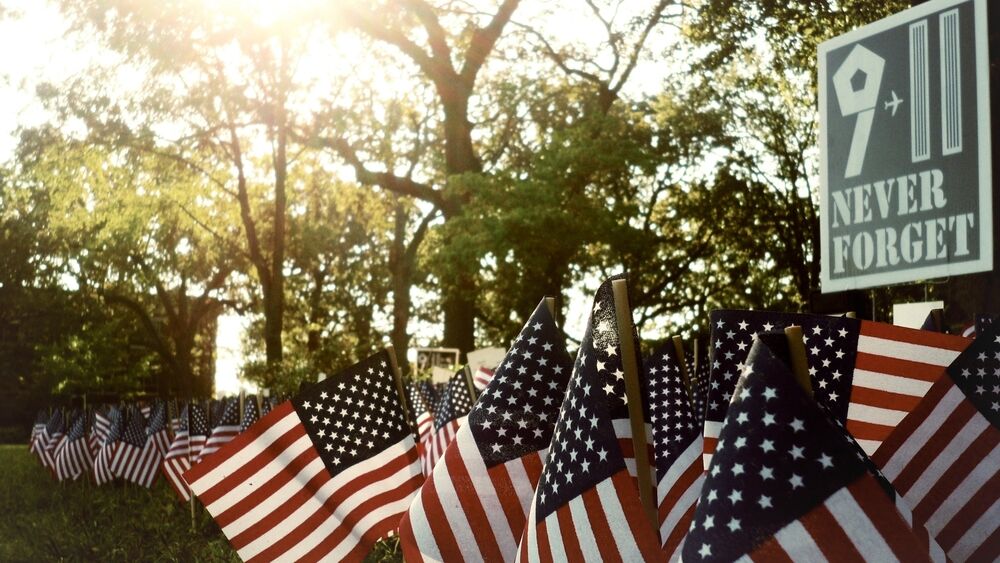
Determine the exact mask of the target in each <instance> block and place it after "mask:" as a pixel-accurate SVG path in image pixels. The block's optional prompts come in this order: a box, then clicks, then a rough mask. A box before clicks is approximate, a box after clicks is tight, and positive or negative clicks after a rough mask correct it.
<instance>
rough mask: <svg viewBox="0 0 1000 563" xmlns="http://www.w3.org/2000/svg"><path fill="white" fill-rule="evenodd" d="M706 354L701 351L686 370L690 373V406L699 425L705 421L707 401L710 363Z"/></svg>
mask: <svg viewBox="0 0 1000 563" xmlns="http://www.w3.org/2000/svg"><path fill="white" fill-rule="evenodd" d="M696 344H697V343H696ZM707 356H708V353H707V352H705V351H701V354H700V355H699V357H698V362H697V363H695V364H694V365H693V369H692V370H690V371H689V372H688V373H689V374H691V388H692V390H693V393H692V401H691V408H692V412H693V413H694V416H695V420H697V422H698V425H699V426H703V425H704V423H705V407H706V403H707V402H708V383H709V366H711V363H709V359H708V357H707Z"/></svg>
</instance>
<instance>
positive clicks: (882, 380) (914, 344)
mask: <svg viewBox="0 0 1000 563" xmlns="http://www.w3.org/2000/svg"><path fill="white" fill-rule="evenodd" d="M711 323H712V340H711V344H710V348H711V356H710V362H711V364H712V366H711V376H710V379H711V381H710V386H709V390H708V405H707V410H706V415H705V426H704V435H705V460H704V461H705V467H706V468H707V467H708V464H709V462H710V460H711V454H712V452H713V451H714V447H715V440H716V439H717V437H718V433H719V430H720V429H721V426H722V421H723V420H724V419H725V415H726V409H727V408H728V406H729V400H730V398H731V397H732V394H733V390H734V389H735V387H736V381H737V378H738V374H739V371H740V369H741V368H742V366H743V363H744V360H745V359H746V357H747V354H748V353H749V351H750V347H751V345H752V343H753V336H754V335H755V334H757V333H759V332H766V331H770V330H775V329H783V328H785V327H788V326H791V325H799V326H801V327H802V333H803V338H804V340H805V346H806V353H807V358H808V362H809V375H810V378H811V380H812V385H813V392H814V394H815V397H816V400H817V401H818V402H819V403H820V404H821V405H823V406H824V407H826V408H827V409H829V411H830V412H831V413H833V415H834V416H835V417H836V418H837V420H839V421H840V422H846V424H847V429H848V431H849V432H850V433H851V435H852V436H854V438H855V439H856V440H857V441H858V443H859V444H860V445H861V447H862V448H864V450H865V451H866V452H867V453H868V454H871V453H872V452H874V451H875V450H876V449H878V446H879V445H880V444H881V443H882V440H884V439H885V437H886V436H888V435H889V432H891V431H892V428H893V427H895V425H896V424H897V423H898V422H899V421H900V420H902V418H903V417H904V416H906V414H907V413H908V412H909V411H910V410H912V409H913V408H914V407H915V406H916V404H917V403H918V402H919V401H920V399H921V398H922V397H923V396H924V394H925V393H926V392H927V390H928V389H929V388H930V386H931V384H932V383H933V382H934V381H937V379H938V378H940V377H941V374H942V373H944V368H945V367H946V366H947V365H948V364H950V363H951V362H952V361H953V360H954V359H955V357H956V356H958V353H959V352H960V351H961V350H963V349H964V348H965V347H966V346H968V343H969V341H968V340H967V339H964V338H961V337H958V336H950V335H947V334H937V333H930V332H926V331H920V330H914V329H909V328H904V327H898V326H892V325H887V324H883V323H875V322H870V321H859V320H857V319H850V318H846V317H827V316H822V315H804V314H794V313H772V312H766V311H713V312H712V315H711Z"/></svg>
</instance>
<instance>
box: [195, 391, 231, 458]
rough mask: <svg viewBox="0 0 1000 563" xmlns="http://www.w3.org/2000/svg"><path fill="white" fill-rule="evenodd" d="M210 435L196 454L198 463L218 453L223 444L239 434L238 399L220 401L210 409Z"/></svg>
mask: <svg viewBox="0 0 1000 563" xmlns="http://www.w3.org/2000/svg"><path fill="white" fill-rule="evenodd" d="M211 422H212V433H211V434H209V436H208V439H207V440H205V447H203V448H202V449H201V452H200V453H199V454H198V461H201V460H203V459H205V458H206V457H208V456H210V455H212V454H214V453H215V452H217V451H219V448H221V447H222V445H223V444H225V443H227V442H229V441H230V440H232V439H233V438H234V437H236V435H237V434H239V433H240V399H239V397H230V398H228V399H221V400H219V401H218V402H216V403H215V404H214V408H212V420H211Z"/></svg>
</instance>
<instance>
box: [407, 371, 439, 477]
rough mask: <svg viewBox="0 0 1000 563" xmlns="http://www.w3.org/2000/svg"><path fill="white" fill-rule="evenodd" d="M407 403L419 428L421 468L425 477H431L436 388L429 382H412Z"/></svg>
mask: <svg viewBox="0 0 1000 563" xmlns="http://www.w3.org/2000/svg"><path fill="white" fill-rule="evenodd" d="M406 389H407V402H408V404H409V408H410V416H411V417H413V421H414V424H416V427H417V436H416V439H417V451H418V452H419V455H420V467H421V470H422V471H423V472H424V475H427V476H430V474H431V471H432V470H433V468H434V466H433V465H431V459H430V454H429V453H428V448H430V441H431V436H433V435H434V432H433V431H434V413H433V412H431V409H430V405H431V399H432V398H433V393H434V387H433V386H432V385H431V383H430V382H429V381H411V382H410V383H409V384H407V386H406Z"/></svg>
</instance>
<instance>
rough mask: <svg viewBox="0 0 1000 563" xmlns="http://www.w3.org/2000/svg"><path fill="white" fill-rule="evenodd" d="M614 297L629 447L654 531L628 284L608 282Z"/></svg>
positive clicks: (618, 281)
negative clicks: (627, 415)
mask: <svg viewBox="0 0 1000 563" xmlns="http://www.w3.org/2000/svg"><path fill="white" fill-rule="evenodd" d="M611 288H612V291H614V296H615V318H616V319H617V321H618V334H619V335H621V336H620V339H619V341H620V346H621V350H622V371H624V372H625V396H626V397H628V411H629V419H630V422H631V423H632V444H633V447H634V448H635V450H634V451H635V468H636V478H637V479H638V481H639V500H641V501H642V507H643V508H644V509H645V510H646V518H648V519H649V523H650V525H651V526H652V527H653V529H654V530H655V529H657V522H656V520H657V518H656V503H655V501H654V500H653V491H652V489H651V488H650V487H649V484H650V483H652V482H653V479H652V475H651V474H650V470H649V468H650V463H649V451H648V450H647V449H646V445H647V444H646V423H645V421H644V420H643V414H642V391H641V389H640V387H639V365H638V362H637V361H636V357H637V356H636V353H637V351H636V350H635V347H634V343H635V340H634V339H633V338H632V334H633V332H634V331H635V327H634V326H633V325H632V309H631V307H630V305H629V302H628V282H626V281H625V280H623V279H622V280H614V281H613V282H612V283H611Z"/></svg>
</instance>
